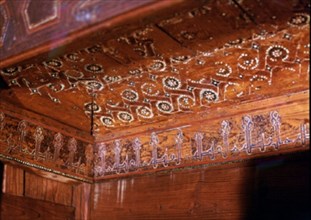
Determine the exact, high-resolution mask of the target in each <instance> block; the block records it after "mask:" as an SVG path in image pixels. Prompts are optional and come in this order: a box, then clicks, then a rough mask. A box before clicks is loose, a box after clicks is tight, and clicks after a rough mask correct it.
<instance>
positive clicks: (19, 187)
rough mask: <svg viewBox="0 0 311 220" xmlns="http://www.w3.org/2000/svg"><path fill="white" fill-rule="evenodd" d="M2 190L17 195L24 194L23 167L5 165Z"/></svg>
mask: <svg viewBox="0 0 311 220" xmlns="http://www.w3.org/2000/svg"><path fill="white" fill-rule="evenodd" d="M2 192H3V193H7V194H11V195H16V196H23V195H24V170H23V169H21V168H19V167H15V166H11V165H9V164H5V165H4V172H3V183H2Z"/></svg>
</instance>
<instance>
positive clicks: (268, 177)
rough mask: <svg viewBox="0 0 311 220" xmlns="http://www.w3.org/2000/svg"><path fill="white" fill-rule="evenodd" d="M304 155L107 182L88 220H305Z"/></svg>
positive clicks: (306, 169) (307, 170)
mask: <svg viewBox="0 0 311 220" xmlns="http://www.w3.org/2000/svg"><path fill="white" fill-rule="evenodd" d="M308 163H309V155H308V154H298V155H297V154H296V155H295V154H292V155H287V156H278V157H272V158H269V159H259V160H253V161H252V162H240V163H234V164H228V165H224V166H215V167H209V168H204V169H203V168H202V169H189V170H184V171H179V172H178V171H169V172H164V173H162V174H157V175H152V176H148V175H147V176H142V177H130V178H124V179H118V180H110V181H106V182H103V183H98V184H95V185H94V191H93V203H92V206H91V207H92V208H91V218H90V219H102V218H104V219H215V220H216V219H217V220H220V219H290V220H294V219H308V217H310V210H309V208H308V205H307V204H309V202H310V198H309V193H310V189H309V184H310V167H309V166H308Z"/></svg>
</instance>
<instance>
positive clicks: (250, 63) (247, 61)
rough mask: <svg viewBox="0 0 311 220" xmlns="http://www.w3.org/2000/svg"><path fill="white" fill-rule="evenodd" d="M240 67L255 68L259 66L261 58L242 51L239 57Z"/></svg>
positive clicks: (244, 68) (245, 68)
mask: <svg viewBox="0 0 311 220" xmlns="http://www.w3.org/2000/svg"><path fill="white" fill-rule="evenodd" d="M238 61H239V63H238V67H240V68H241V69H243V70H253V69H255V68H257V67H258V64H259V60H258V58H257V57H255V58H252V57H250V55H248V54H246V53H242V54H241V55H240V57H239V58H238Z"/></svg>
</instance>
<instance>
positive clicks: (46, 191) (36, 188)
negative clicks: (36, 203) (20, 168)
mask: <svg viewBox="0 0 311 220" xmlns="http://www.w3.org/2000/svg"><path fill="white" fill-rule="evenodd" d="M72 194H73V185H70V184H66V183H62V182H58V181H54V180H51V179H47V178H44V177H40V176H38V175H36V174H32V173H28V172H26V173H25V196H26V197H30V198H33V199H39V200H44V201H49V202H53V203H58V204H63V205H66V206H72V197H73V195H72Z"/></svg>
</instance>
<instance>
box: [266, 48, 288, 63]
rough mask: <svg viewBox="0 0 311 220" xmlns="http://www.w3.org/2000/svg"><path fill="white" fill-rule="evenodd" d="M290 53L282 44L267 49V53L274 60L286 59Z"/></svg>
mask: <svg viewBox="0 0 311 220" xmlns="http://www.w3.org/2000/svg"><path fill="white" fill-rule="evenodd" d="M288 54H289V50H288V49H287V48H285V47H283V46H281V45H273V46H270V47H269V48H268V49H267V51H266V55H267V56H268V57H269V59H270V60H271V61H274V62H275V61H278V60H282V61H284V60H286V59H287V58H288Z"/></svg>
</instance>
